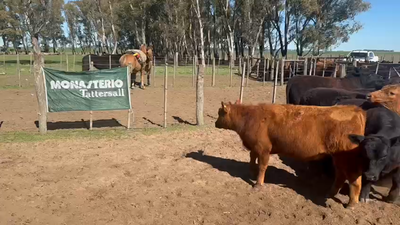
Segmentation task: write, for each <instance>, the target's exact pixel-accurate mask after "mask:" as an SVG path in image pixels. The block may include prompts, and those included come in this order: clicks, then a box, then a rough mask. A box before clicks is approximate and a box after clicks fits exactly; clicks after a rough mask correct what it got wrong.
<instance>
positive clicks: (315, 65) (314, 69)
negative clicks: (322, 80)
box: [313, 58, 317, 76]
mask: <svg viewBox="0 0 400 225" xmlns="http://www.w3.org/2000/svg"><path fill="white" fill-rule="evenodd" d="M316 70H317V58H315V59H314V68H313V76H315V71H316Z"/></svg>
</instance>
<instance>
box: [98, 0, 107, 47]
mask: <svg viewBox="0 0 400 225" xmlns="http://www.w3.org/2000/svg"><path fill="white" fill-rule="evenodd" d="M97 9H98V10H99V13H100V22H101V35H100V36H101V51H102V52H101V55H102V54H103V52H106V45H107V44H106V30H105V28H104V17H103V11H102V10H101V6H100V0H97Z"/></svg>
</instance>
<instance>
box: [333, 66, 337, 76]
mask: <svg viewBox="0 0 400 225" xmlns="http://www.w3.org/2000/svg"><path fill="white" fill-rule="evenodd" d="M337 67H338V64H337V63H335V71H333V77H336V73H337Z"/></svg>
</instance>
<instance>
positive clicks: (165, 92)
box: [164, 57, 168, 128]
mask: <svg viewBox="0 0 400 225" xmlns="http://www.w3.org/2000/svg"><path fill="white" fill-rule="evenodd" d="M167 86H168V62H167V57H165V73H164V128H167V90H168V87H167Z"/></svg>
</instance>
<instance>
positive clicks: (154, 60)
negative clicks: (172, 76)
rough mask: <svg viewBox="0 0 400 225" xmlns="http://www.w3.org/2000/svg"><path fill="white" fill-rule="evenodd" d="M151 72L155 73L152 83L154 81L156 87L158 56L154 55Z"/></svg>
mask: <svg viewBox="0 0 400 225" xmlns="http://www.w3.org/2000/svg"><path fill="white" fill-rule="evenodd" d="M151 69H152V70H151V73H152V75H153V79H152V80H151V83H153V85H154V87H155V86H156V57H155V56H153V66H152V67H151Z"/></svg>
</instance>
